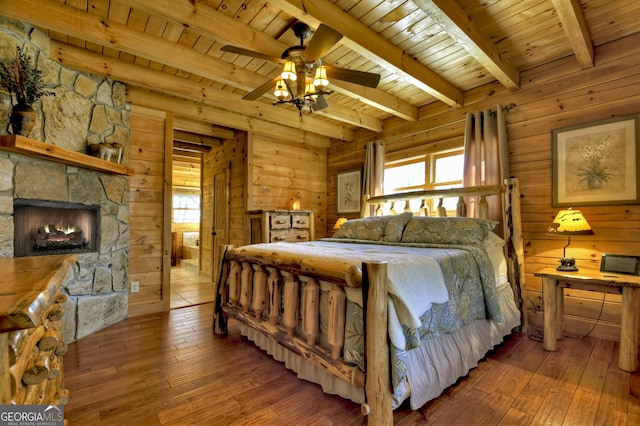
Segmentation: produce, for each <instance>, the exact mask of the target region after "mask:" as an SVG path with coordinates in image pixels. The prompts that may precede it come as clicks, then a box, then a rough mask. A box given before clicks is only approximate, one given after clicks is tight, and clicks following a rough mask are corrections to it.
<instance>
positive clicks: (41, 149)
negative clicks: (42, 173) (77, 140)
mask: <svg viewBox="0 0 640 426" xmlns="http://www.w3.org/2000/svg"><path fill="white" fill-rule="evenodd" d="M0 149H4V150H5V151H11V152H16V153H18V154H24V155H29V156H31V157H37V158H42V159H45V160H51V161H56V162H58V163H65V164H69V165H72V166H76V167H83V168H86V169H91V170H96V171H98V172H104V173H111V174H119V175H128V176H132V175H133V174H134V173H133V169H131V168H129V167H127V166H125V165H123V164H116V163H112V162H111V161H106V160H103V159H101V158H98V157H93V156H91V155H87V154H83V153H81V152H77V151H72V150H70V149H66V148H62V147H59V146H56V145H51V144H48V143H44V142H40V141H36V140H33V139H29V138H25V137H23V136H17V135H0Z"/></svg>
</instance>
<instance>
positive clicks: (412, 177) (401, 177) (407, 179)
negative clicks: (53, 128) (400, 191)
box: [384, 161, 426, 194]
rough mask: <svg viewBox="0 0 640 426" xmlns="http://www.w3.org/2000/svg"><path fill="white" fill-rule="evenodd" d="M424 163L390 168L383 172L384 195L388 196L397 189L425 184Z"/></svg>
mask: <svg viewBox="0 0 640 426" xmlns="http://www.w3.org/2000/svg"><path fill="white" fill-rule="evenodd" d="M425 165H426V163H425V162H424V161H420V162H418V163H413V164H406V165H403V166H397V167H390V168H387V169H385V171H384V193H385V194H390V193H392V192H393V191H394V190H395V189H397V188H406V187H409V186H419V185H424V184H425V173H426V172H425Z"/></svg>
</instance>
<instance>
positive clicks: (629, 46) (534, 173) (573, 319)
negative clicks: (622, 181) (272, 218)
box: [327, 36, 640, 340]
mask: <svg viewBox="0 0 640 426" xmlns="http://www.w3.org/2000/svg"><path fill="white" fill-rule="evenodd" d="M595 59H596V61H595V62H596V65H595V66H594V67H593V68H589V69H585V70H582V69H581V68H580V67H579V66H578V64H577V62H576V60H575V58H574V57H573V56H572V57H568V58H565V59H562V60H558V61H554V62H552V63H549V64H546V65H544V66H540V67H538V68H535V69H531V70H528V71H525V72H522V73H521V89H519V90H516V91H513V92H509V91H507V90H506V89H504V88H502V87H501V86H500V85H498V84H490V85H485V86H482V87H480V88H478V89H474V90H471V91H468V92H466V93H465V106H464V107H463V108H458V109H453V108H449V107H447V106H445V105H443V104H442V103H435V104H430V105H426V106H425V107H422V108H421V109H420V120H419V121H417V122H413V123H407V122H405V121H402V120H400V119H395V118H393V119H389V120H387V121H385V125H384V127H385V130H384V132H383V133H382V134H373V133H371V132H368V131H362V132H358V133H357V134H356V135H357V138H356V141H355V142H342V141H333V142H332V145H331V148H330V149H329V155H328V166H327V173H328V198H327V200H328V224H332V223H333V222H334V221H335V218H336V215H335V201H334V200H335V182H334V179H335V174H336V172H338V171H342V170H349V169H353V168H357V167H362V166H363V163H364V146H365V144H366V142H368V141H373V140H377V139H382V140H385V141H386V142H387V152H393V153H396V154H398V155H403V154H404V153H406V155H407V156H410V154H411V152H412V150H414V149H416V148H417V147H423V146H425V145H429V146H430V147H434V148H436V147H438V146H440V147H451V146H455V145H458V146H459V145H461V144H462V138H463V133H464V114H465V113H466V112H467V111H472V110H478V109H484V108H492V109H495V107H496V105H497V104H500V105H503V106H506V105H509V104H512V103H513V104H515V105H516V106H515V108H514V109H512V110H511V111H509V112H508V113H507V114H506V118H507V121H508V127H507V132H508V136H509V164H510V170H511V174H512V175H513V176H514V177H517V178H519V180H520V185H521V191H522V225H523V232H524V246H525V272H526V276H525V280H526V285H525V286H526V291H525V292H524V296H525V305H526V308H527V310H528V317H529V320H530V321H531V322H532V323H533V324H535V325H538V326H540V327H541V326H542V309H543V306H542V288H541V287H542V283H541V280H540V278H535V277H533V273H534V272H536V271H538V270H540V269H542V268H543V267H545V266H552V267H555V266H556V265H557V259H558V258H559V257H561V256H562V248H563V246H564V245H565V244H566V239H564V238H557V237H549V236H546V235H545V231H546V229H547V227H548V226H549V224H550V223H551V222H552V220H553V218H554V217H555V214H556V213H557V212H558V210H559V209H558V208H553V207H552V205H551V191H552V182H551V170H552V158H551V157H552V152H551V131H552V129H555V128H560V127H565V126H571V125H575V124H581V123H589V122H592V121H597V120H602V119H606V118H609V117H613V116H624V115H628V114H634V113H638V112H639V111H640V107H639V105H640V85H639V84H638V82H639V81H640V37H638V36H633V37H627V38H624V39H621V40H618V41H616V42H613V43H609V44H607V45H603V46H601V47H599V48H597V49H596V52H595ZM577 207H579V208H580V210H581V211H582V212H583V214H584V215H585V217H586V218H587V220H588V221H589V223H590V224H591V226H592V228H593V230H594V232H595V235H593V236H590V237H576V238H573V239H572V241H571V245H570V246H569V248H568V249H567V250H568V251H567V254H568V255H570V256H572V257H575V258H576V259H577V265H578V267H579V268H584V269H597V268H599V265H600V257H601V254H602V253H617V254H629V255H638V254H640V230H639V229H640V205H638V204H634V205H617V206H590V207H582V206H576V208H577ZM565 293H566V295H567V296H566V298H565V330H566V332H568V333H569V334H571V333H573V334H576V335H580V336H582V335H585V334H587V333H589V332H591V335H594V336H597V337H602V338H606V339H611V340H618V336H619V332H620V329H619V327H620V302H621V301H620V296H615V295H607V296H606V297H605V302H604V305H602V301H603V295H602V294H601V293H591V292H584V291H578V290H570V289H568V290H567V291H566V292H565ZM601 306H603V309H602V314H600V311H601ZM599 317H600V318H599ZM598 318H599V320H598ZM596 322H597V324H596ZM594 326H595V328H594ZM592 328H593V330H592ZM591 330H592V331H591Z"/></svg>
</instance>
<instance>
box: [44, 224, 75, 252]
mask: <svg viewBox="0 0 640 426" xmlns="http://www.w3.org/2000/svg"><path fill="white" fill-rule="evenodd" d="M85 245H87V242H86V241H85V240H84V237H83V235H82V230H78V231H76V230H75V228H74V227H69V228H68V229H59V228H58V227H57V226H55V225H46V226H41V227H39V228H38V232H37V234H36V239H35V246H36V250H57V249H73V248H78V247H84V246H85Z"/></svg>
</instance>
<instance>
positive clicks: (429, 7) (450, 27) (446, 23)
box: [413, 0, 565, 90]
mask: <svg viewBox="0 0 640 426" xmlns="http://www.w3.org/2000/svg"><path fill="white" fill-rule="evenodd" d="M558 1H561V2H563V1H565V0H558ZM413 2H414V3H415V4H416V6H418V7H419V8H420V9H422V11H424V13H425V14H426V15H427V16H429V15H431V16H433V18H434V21H435V22H436V23H438V24H439V25H440V26H441V27H443V30H444V31H445V32H446V33H447V34H449V36H451V38H453V39H454V41H455V42H456V43H457V44H459V45H460V46H462V48H464V49H465V50H466V51H467V52H468V53H469V55H471V56H472V57H473V58H474V59H475V60H476V61H478V62H479V63H480V65H482V67H483V68H484V69H486V70H487V71H488V72H489V73H490V74H491V75H493V76H494V77H495V78H496V79H497V80H498V81H499V82H500V83H502V84H503V85H504V86H505V87H507V88H508V89H511V90H515V89H518V88H519V87H520V72H519V71H518V70H517V69H516V67H514V66H513V65H512V64H511V62H509V61H508V60H507V59H506V58H505V57H503V56H502V54H501V53H500V52H499V51H498V49H497V48H496V46H495V45H494V44H493V43H492V42H491V41H490V40H489V39H488V38H487V37H485V36H484V35H483V34H481V33H480V30H479V29H478V27H477V25H476V23H475V21H474V20H473V19H471V17H470V16H469V15H467V13H466V12H465V11H464V9H462V8H461V7H460V6H459V5H458V3H456V2H455V1H453V0H413Z"/></svg>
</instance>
